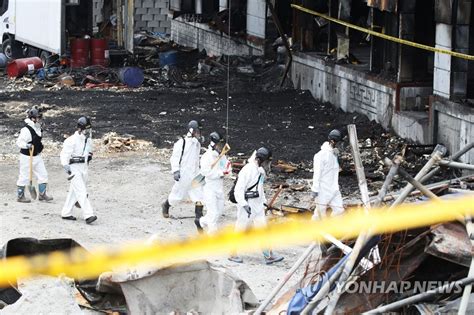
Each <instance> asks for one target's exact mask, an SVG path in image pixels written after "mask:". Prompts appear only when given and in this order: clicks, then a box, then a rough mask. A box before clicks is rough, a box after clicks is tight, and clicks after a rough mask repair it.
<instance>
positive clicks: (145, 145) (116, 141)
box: [102, 132, 153, 152]
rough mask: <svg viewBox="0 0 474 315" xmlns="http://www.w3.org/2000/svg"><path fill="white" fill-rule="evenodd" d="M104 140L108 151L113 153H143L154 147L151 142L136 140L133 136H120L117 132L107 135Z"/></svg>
mask: <svg viewBox="0 0 474 315" xmlns="http://www.w3.org/2000/svg"><path fill="white" fill-rule="evenodd" d="M102 139H103V140H102V143H103V144H104V145H105V146H106V147H107V150H108V151H113V152H126V151H142V150H145V149H149V148H151V147H152V146H153V143H151V142H149V141H145V140H139V139H135V136H133V135H123V136H119V135H118V134H117V133H116V132H110V133H107V134H105V135H104V136H103V137H102Z"/></svg>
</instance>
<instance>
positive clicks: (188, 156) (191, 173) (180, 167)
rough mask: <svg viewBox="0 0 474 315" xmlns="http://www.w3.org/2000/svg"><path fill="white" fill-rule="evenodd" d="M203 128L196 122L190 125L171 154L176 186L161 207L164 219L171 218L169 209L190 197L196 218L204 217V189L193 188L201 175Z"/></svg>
mask: <svg viewBox="0 0 474 315" xmlns="http://www.w3.org/2000/svg"><path fill="white" fill-rule="evenodd" d="M200 139H201V126H200V124H199V123H198V122H197V121H196V120H191V121H190V122H189V123H188V133H187V134H186V136H184V137H181V138H180V139H179V140H178V141H176V143H175V144H174V146H173V153H172V154H171V158H170V163H171V172H172V173H173V178H174V181H175V182H174V185H173V188H172V189H171V192H170V194H169V195H168V198H167V199H166V200H165V202H163V204H162V205H161V210H162V214H163V217H165V218H169V209H170V207H172V206H175V205H176V204H178V203H179V202H180V201H182V200H184V199H186V198H187V197H189V198H190V199H191V200H192V201H193V202H194V203H195V210H194V211H195V214H196V216H197V217H198V216H199V217H200V216H202V210H203V205H202V203H201V201H202V187H195V188H193V187H192V186H191V182H192V181H193V179H194V178H195V177H196V176H197V175H199V156H200V153H201V143H200V142H199V141H200Z"/></svg>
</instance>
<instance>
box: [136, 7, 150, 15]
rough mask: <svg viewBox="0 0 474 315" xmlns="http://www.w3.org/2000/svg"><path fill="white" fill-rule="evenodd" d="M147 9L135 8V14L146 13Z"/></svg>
mask: <svg viewBox="0 0 474 315" xmlns="http://www.w3.org/2000/svg"><path fill="white" fill-rule="evenodd" d="M147 13H148V9H147V8H135V15H137V14H147Z"/></svg>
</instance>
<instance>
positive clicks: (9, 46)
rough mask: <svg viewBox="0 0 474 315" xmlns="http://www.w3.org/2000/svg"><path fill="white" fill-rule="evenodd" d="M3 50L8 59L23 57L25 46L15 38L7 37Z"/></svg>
mask: <svg viewBox="0 0 474 315" xmlns="http://www.w3.org/2000/svg"><path fill="white" fill-rule="evenodd" d="M2 52H3V53H4V54H5V56H7V58H8V59H15V58H23V57H24V53H23V47H22V44H21V43H20V42H17V41H16V40H14V39H11V38H7V39H6V40H5V41H3V43H2Z"/></svg>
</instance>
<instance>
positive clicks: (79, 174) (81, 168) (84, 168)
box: [60, 131, 94, 219]
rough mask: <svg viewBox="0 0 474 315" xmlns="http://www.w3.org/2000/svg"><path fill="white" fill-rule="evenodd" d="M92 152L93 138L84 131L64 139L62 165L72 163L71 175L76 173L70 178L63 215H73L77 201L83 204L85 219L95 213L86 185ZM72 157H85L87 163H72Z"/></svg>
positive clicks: (61, 155) (61, 156)
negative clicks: (88, 159) (89, 158)
mask: <svg viewBox="0 0 474 315" xmlns="http://www.w3.org/2000/svg"><path fill="white" fill-rule="evenodd" d="M84 132H88V131H84ZM91 152H92V139H91V138H90V137H88V138H86V136H85V135H84V134H83V133H79V131H76V132H75V133H74V134H73V135H72V136H70V137H69V138H67V139H66V140H65V141H64V145H63V149H62V150H61V154H60V159H61V165H63V166H65V165H70V167H71V175H74V177H73V178H72V179H71V180H70V182H71V184H70V186H69V192H68V195H67V197H66V202H65V203H64V207H63V210H62V212H61V216H63V217H68V216H72V210H73V208H74V204H75V203H76V201H77V202H78V203H79V205H80V206H81V209H82V214H83V217H84V219H87V218H89V217H91V216H93V215H94V211H93V210H92V206H91V204H90V202H89V198H88V195H87V187H86V185H87V178H88V168H89V167H88V163H87V158H88V157H89V153H91ZM72 157H83V158H84V159H85V163H74V164H70V162H69V161H70V159H71V158H72Z"/></svg>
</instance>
